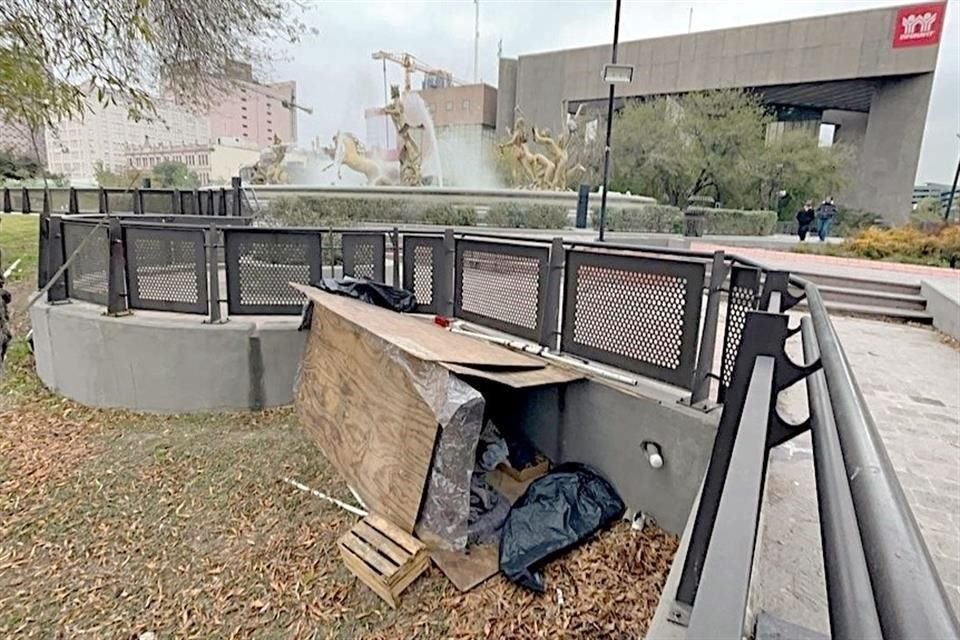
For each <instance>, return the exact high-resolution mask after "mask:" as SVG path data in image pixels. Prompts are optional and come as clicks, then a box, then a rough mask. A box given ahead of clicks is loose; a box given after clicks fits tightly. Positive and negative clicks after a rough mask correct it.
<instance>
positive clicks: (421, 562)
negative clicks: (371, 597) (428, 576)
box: [389, 550, 430, 599]
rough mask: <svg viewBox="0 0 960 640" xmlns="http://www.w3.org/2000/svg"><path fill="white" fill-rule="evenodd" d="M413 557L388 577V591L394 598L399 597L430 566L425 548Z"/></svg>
mask: <svg viewBox="0 0 960 640" xmlns="http://www.w3.org/2000/svg"><path fill="white" fill-rule="evenodd" d="M414 558H415V559H414V560H411V561H410V562H408V563H407V564H405V565H404V566H403V567H401V568H400V571H398V572H397V573H396V574H395V575H394V576H393V577H392V578H391V579H390V582H389V586H390V591H391V592H392V593H393V596H394V598H395V599H397V598H399V596H400V594H401V593H403V590H404V589H406V588H407V587H409V586H410V585H411V584H412V583H413V581H414V580H416V579H417V578H419V577H420V574H422V573H423V572H424V571H426V570H427V567H429V566H430V556H428V555H427V552H426V550H424V551H421V552H420V553H419V554H417V555H416V556H414Z"/></svg>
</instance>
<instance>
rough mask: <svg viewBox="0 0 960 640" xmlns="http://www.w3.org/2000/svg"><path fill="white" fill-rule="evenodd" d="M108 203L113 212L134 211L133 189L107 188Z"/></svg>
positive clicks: (134, 192) (134, 193)
mask: <svg viewBox="0 0 960 640" xmlns="http://www.w3.org/2000/svg"><path fill="white" fill-rule="evenodd" d="M106 193H107V203H108V205H107V206H108V207H109V210H110V212H111V213H133V209H134V205H133V198H134V196H135V195H136V191H134V190H133V189H107V191H106Z"/></svg>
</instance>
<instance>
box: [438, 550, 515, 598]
mask: <svg viewBox="0 0 960 640" xmlns="http://www.w3.org/2000/svg"><path fill="white" fill-rule="evenodd" d="M430 558H431V559H432V560H433V563H434V564H435V565H437V567H439V569H440V571H442V572H443V575H445V576H447V578H449V579H450V582H452V583H453V585H454V586H455V587H456V588H457V589H459V590H460V591H469V590H470V589H473V588H474V587H475V586H477V585H478V584H480V583H481V582H483V581H484V580H486V579H487V578H489V577H491V576H495V575H496V574H497V572H498V571H499V570H500V561H499V553H498V549H497V545H496V544H481V545H477V546H474V547H470V548H469V553H466V552H463V551H443V550H440V549H437V550H433V551H431V552H430Z"/></svg>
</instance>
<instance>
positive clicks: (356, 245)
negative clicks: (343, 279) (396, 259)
mask: <svg viewBox="0 0 960 640" xmlns="http://www.w3.org/2000/svg"><path fill="white" fill-rule="evenodd" d="M340 242H341V245H342V247H343V275H345V276H351V277H353V278H364V279H366V280H373V281H375V282H383V279H384V264H385V261H386V246H387V245H386V238H385V237H384V235H383V234H382V233H377V234H373V233H344V234H343V235H342V237H341V241H340Z"/></svg>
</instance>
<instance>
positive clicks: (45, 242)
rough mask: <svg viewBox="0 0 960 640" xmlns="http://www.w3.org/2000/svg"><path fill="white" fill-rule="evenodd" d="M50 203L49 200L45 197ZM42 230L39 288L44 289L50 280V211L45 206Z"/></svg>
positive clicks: (38, 270)
mask: <svg viewBox="0 0 960 640" xmlns="http://www.w3.org/2000/svg"><path fill="white" fill-rule="evenodd" d="M44 202H45V203H47V204H48V205H49V200H47V199H46V198H44ZM39 222H40V232H39V233H38V234H37V289H43V287H44V285H46V284H47V280H49V279H50V278H49V275H48V274H49V273H50V271H49V269H50V255H49V253H50V211H49V207H44V211H41V212H40V220H39Z"/></svg>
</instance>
